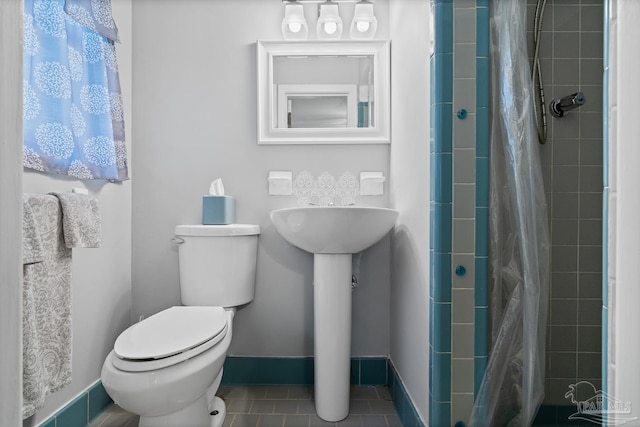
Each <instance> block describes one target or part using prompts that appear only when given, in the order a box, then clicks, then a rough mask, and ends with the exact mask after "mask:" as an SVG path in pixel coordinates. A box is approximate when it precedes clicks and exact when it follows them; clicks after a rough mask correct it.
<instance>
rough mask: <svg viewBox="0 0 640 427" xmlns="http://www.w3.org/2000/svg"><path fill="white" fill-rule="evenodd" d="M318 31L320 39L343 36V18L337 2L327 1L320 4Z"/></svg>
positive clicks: (333, 38)
mask: <svg viewBox="0 0 640 427" xmlns="http://www.w3.org/2000/svg"><path fill="white" fill-rule="evenodd" d="M316 31H317V33H318V39H321V40H336V39H340V38H341V37H342V19H341V18H340V13H339V10H338V4H337V3H334V2H332V1H327V2H325V3H322V4H320V16H319V17H318V25H317V26H316Z"/></svg>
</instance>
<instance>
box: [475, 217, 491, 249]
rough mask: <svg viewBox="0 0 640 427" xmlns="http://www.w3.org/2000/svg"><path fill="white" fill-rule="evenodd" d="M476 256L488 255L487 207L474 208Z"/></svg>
mask: <svg viewBox="0 0 640 427" xmlns="http://www.w3.org/2000/svg"><path fill="white" fill-rule="evenodd" d="M476 256H483V257H484V256H489V208H476Z"/></svg>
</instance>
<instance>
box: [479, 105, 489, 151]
mask: <svg viewBox="0 0 640 427" xmlns="http://www.w3.org/2000/svg"><path fill="white" fill-rule="evenodd" d="M476 156H477V157H489V109H488V108H486V107H478V108H477V110H476Z"/></svg>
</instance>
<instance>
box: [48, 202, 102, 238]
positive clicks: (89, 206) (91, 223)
mask: <svg viewBox="0 0 640 427" xmlns="http://www.w3.org/2000/svg"><path fill="white" fill-rule="evenodd" d="M49 194H53V195H54V196H56V197H57V198H58V200H60V206H62V229H63V231H64V241H65V244H66V245H67V247H68V248H74V247H80V248H99V247H100V243H101V242H102V233H101V229H102V217H101V215H100V210H99V209H98V199H96V198H94V197H91V196H87V195H85V194H79V193H71V192H64V193H49Z"/></svg>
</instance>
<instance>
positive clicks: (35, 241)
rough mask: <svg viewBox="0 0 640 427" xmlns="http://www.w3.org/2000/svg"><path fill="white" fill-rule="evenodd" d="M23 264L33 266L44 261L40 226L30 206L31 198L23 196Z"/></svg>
mask: <svg viewBox="0 0 640 427" xmlns="http://www.w3.org/2000/svg"><path fill="white" fill-rule="evenodd" d="M22 212H23V216H22V263H23V264H33V263H35V262H42V261H43V260H44V252H43V249H42V241H41V240H40V233H39V232H38V225H37V224H36V219H35V217H34V215H33V210H31V205H29V196H28V195H26V194H23V195H22Z"/></svg>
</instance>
